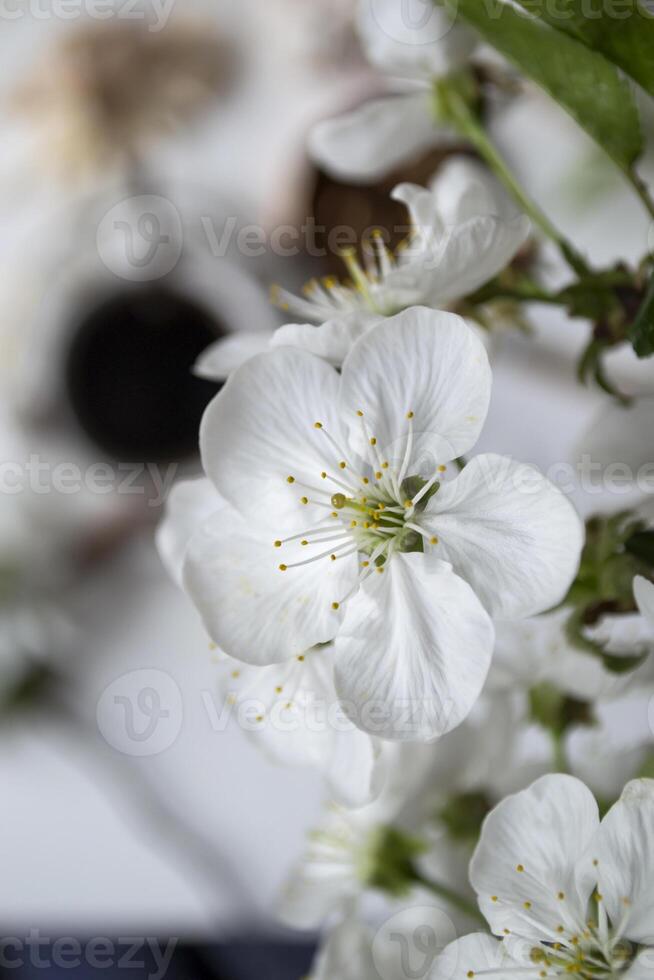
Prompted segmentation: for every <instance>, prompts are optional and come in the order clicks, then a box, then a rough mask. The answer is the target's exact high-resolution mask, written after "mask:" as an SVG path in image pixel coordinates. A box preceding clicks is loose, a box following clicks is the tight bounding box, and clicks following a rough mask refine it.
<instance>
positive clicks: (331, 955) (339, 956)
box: [310, 915, 379, 980]
mask: <svg viewBox="0 0 654 980" xmlns="http://www.w3.org/2000/svg"><path fill="white" fill-rule="evenodd" d="M372 939H373V934H372V932H371V930H370V929H369V928H368V927H367V926H365V925H364V924H363V923H361V922H359V921H357V920H356V919H355V918H354V917H353V916H350V915H348V917H347V919H346V920H345V922H342V923H341V924H340V925H339V926H337V927H336V929H334V930H333V931H332V932H331V933H330V935H329V936H328V938H327V940H326V941H325V942H324V943H323V944H322V946H321V948H320V950H319V951H318V955H317V957H316V961H315V963H314V965H313V968H312V970H311V977H310V980H337V978H338V980H379V974H378V973H377V970H376V968H375V964H374V962H373V958H372Z"/></svg>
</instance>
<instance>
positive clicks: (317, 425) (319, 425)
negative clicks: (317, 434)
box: [313, 422, 322, 429]
mask: <svg viewBox="0 0 654 980" xmlns="http://www.w3.org/2000/svg"><path fill="white" fill-rule="evenodd" d="M313 427H314V429H322V422H314V423H313Z"/></svg>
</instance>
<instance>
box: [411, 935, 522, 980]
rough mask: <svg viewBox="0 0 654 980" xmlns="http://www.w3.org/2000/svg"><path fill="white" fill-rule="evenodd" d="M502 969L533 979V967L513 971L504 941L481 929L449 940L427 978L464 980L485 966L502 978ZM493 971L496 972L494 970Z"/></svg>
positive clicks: (513, 979)
mask: <svg viewBox="0 0 654 980" xmlns="http://www.w3.org/2000/svg"><path fill="white" fill-rule="evenodd" d="M502 969H504V970H506V971H507V974H506V976H507V977H508V976H510V977H511V980H533V977H534V969H533V966H532V967H531V968H526V969H525V971H524V972H520V973H518V972H516V970H517V964H516V962H515V961H514V960H513V958H512V957H511V956H510V955H509V953H508V950H507V948H506V946H505V945H504V943H501V942H500V941H499V940H498V939H494V938H493V937H492V936H489V935H488V934H487V933H485V932H475V933H472V934H471V935H469V936H463V938H462V939H457V940H456V941H455V942H453V943H450V945H449V946H447V947H446V949H444V950H443V952H442V953H441V955H440V956H439V957H437V959H436V961H435V963H434V966H433V969H432V971H431V973H430V974H429V978H430V980H466V978H468V977H470V976H471V975H472V974H473V973H475V974H480V975H483V974H484V972H485V971H486V970H488V971H492V973H491V975H492V976H497V977H498V978H500V980H502V978H503V974H502ZM496 971H497V972H496Z"/></svg>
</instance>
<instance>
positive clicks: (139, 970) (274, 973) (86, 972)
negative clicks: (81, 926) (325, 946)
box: [0, 934, 336, 980]
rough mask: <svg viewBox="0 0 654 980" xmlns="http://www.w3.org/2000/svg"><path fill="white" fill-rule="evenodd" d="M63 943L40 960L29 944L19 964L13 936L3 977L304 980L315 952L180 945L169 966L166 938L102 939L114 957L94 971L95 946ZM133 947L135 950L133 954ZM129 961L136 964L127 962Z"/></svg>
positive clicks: (48, 947)
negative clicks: (154, 950) (154, 949)
mask: <svg viewBox="0 0 654 980" xmlns="http://www.w3.org/2000/svg"><path fill="white" fill-rule="evenodd" d="M14 935H15V934H14ZM17 938H18V937H17ZM58 941H59V943H60V944H64V943H65V944H67V945H66V947H65V949H63V951H62V950H60V951H59V952H57V953H55V943H56V942H57V940H55V941H54V942H52V941H50V940H47V939H45V937H44V938H43V939H39V946H38V947H37V948H36V950H35V954H36V955H34V953H33V952H32V951H31V950H30V948H27V944H25V948H23V949H22V951H21V952H19V953H18V955H19V956H20V958H21V960H22V962H21V963H20V965H19V963H18V962H17V956H16V952H17V950H18V947H17V946H16V945H15V944H13V936H12V939H11V941H10V942H11V943H12V944H11V945H9V946H8V947H7V955H6V958H5V960H4V962H5V963H7V962H11V963H12V965H11V968H10V969H6V968H5V969H2V968H0V977H2V978H5V977H6V978H14V980H18V978H20V980H29V978H34V980H37V978H38V977H43V976H44V973H48V974H49V976H50V977H61V978H62V980H63V978H71V980H75V978H77V980H87V978H90V977H96V976H97V977H102V978H103V980H124V978H125V976H127V977H133V978H134V980H141V978H144V980H301V978H302V977H306V976H307V975H308V972H309V969H310V967H311V963H312V961H313V957H314V952H315V950H314V947H313V946H310V945H297V946H296V945H284V944H281V943H261V942H254V941H253V942H245V941H242V942H240V943H226V944H224V945H220V946H200V945H190V944H180V945H177V946H176V947H175V949H174V952H173V953H172V958H171V960H170V963H169V965H168V966H167V967H166V963H165V962H164V963H163V964H162V962H161V958H160V957H161V954H165V951H166V948H167V943H168V940H167V939H159V940H155V939H154V938H152V939H149V940H147V941H146V940H145V938H139V937H137V936H134V937H130V938H129V939H116V940H112V939H104V938H103V939H102V940H100V942H104V943H105V944H106V946H104V947H102V948H103V950H104V949H110V950H113V957H108V956H107V953H106V952H105V953H103V959H104V962H103V965H102V966H100V965H97V966H93V965H91V964H92V963H93V961H94V953H93V951H92V946H91V944H89V945H88V946H86V945H85V943H84V942H81V943H78V942H77V940H74V939H69V937H65V938H62V939H60V940H58ZM149 943H152V944H156V946H157V952H158V955H153V953H152V951H151V948H150V946H149ZM130 946H133V948H132V949H131V952H130ZM78 951H79V952H78ZM159 951H160V952H159ZM87 952H88V953H89V955H87ZM76 954H77V955H76ZM128 956H129V957H130V959H131V962H128V960H127V957H128ZM123 957H124V959H122V961H121V958H123ZM55 960H59V961H60V962H61V965H60V966H55V965H54V962H55ZM78 960H79V964H77V961H78ZM89 960H90V963H89ZM100 962H102V960H100ZM39 964H40V965H39ZM48 964H49V965H48ZM335 980H336V978H335Z"/></svg>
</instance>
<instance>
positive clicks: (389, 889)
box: [357, 827, 428, 898]
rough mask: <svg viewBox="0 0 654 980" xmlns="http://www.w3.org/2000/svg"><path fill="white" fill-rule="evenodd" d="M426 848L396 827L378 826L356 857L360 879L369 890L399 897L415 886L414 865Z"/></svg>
mask: <svg viewBox="0 0 654 980" xmlns="http://www.w3.org/2000/svg"><path fill="white" fill-rule="evenodd" d="M427 849H428V848H427V846H426V845H425V843H424V842H423V841H421V840H418V839H417V838H416V837H411V836H409V834H404V833H402V831H400V830H397V829H396V828H395V827H377V828H376V829H375V830H373V831H372V833H371V834H370V836H369V838H368V841H367V843H366V846H365V847H364V848H363V850H362V853H361V855H360V857H359V861H358V866H357V872H358V876H359V879H360V880H361V882H362V883H363V884H364V885H365V886H366V887H368V888H377V889H378V890H380V891H383V892H386V894H387V895H392V896H393V897H395V898H401V897H402V896H404V895H406V894H407V893H408V892H409V890H410V889H411V887H412V886H413V885H414V884H415V882H416V880H417V878H416V870H415V867H414V862H415V860H416V858H418V857H420V856H421V855H422V854H424V853H425V852H426V851H427Z"/></svg>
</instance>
